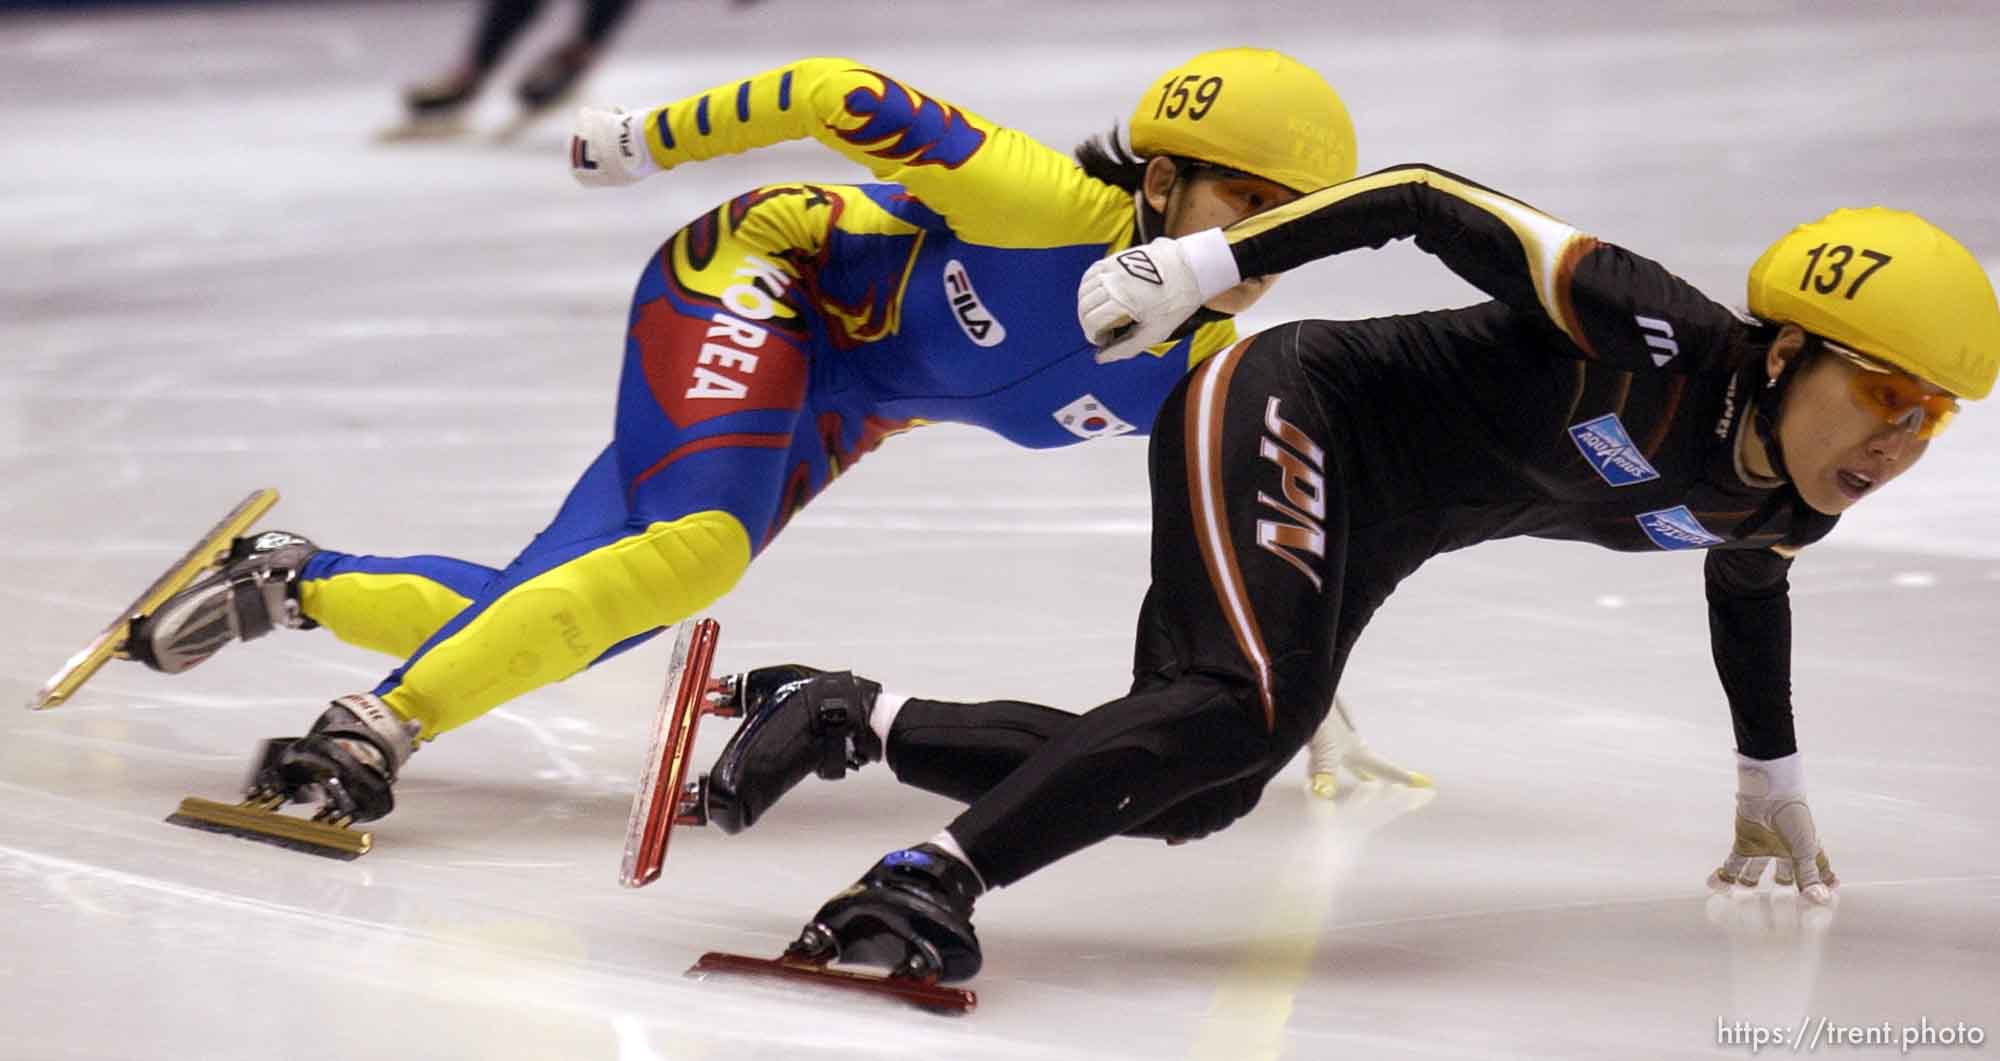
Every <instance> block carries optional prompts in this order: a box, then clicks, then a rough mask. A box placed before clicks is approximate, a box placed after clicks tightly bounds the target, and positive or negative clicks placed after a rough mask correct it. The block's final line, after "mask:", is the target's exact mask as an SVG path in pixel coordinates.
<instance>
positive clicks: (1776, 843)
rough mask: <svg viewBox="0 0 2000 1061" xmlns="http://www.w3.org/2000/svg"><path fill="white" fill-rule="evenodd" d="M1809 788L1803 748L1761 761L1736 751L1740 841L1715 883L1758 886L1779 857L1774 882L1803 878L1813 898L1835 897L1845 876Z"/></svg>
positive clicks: (1722, 888)
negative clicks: (1831, 857) (1830, 855)
mask: <svg viewBox="0 0 2000 1061" xmlns="http://www.w3.org/2000/svg"><path fill="white" fill-rule="evenodd" d="M1805 788H1806V786H1805V768H1804V767H1803V766H1802V765H1801V764H1800V761H1799V755H1798V753H1797V752H1793V753H1792V754H1790V755H1787V756H1785V757H1783V758H1781V759H1770V760H1761V761H1760V760H1757V759H1746V758H1744V757H1743V756H1741V755H1738V756H1737V757H1736V842H1735V843H1734V844H1732V845H1731V846H1730V848H1729V857H1728V858H1726V859H1724V860H1723V863H1722V867H1721V868H1720V869H1717V870H1716V871H1715V872H1714V873H1711V874H1709V877H1708V886H1709V888H1710V889H1712V890H1714V891H1718V892H1727V891H1729V890H1730V889H1731V888H1732V887H1738V888H1755V887H1756V886H1757V884H1758V882H1759V881H1761V880H1762V879H1763V877H1764V867H1765V866H1766V865H1768V864H1769V863H1771V862H1772V861H1776V862H1777V864H1778V868H1777V871H1776V872H1775V873H1773V874H1772V877H1771V881H1772V883H1773V884H1774V885H1776V886H1777V887H1780V888H1783V887H1789V886H1791V885H1793V884H1797V885H1798V889H1799V894H1800V895H1801V896H1803V897H1804V898H1805V900H1806V901H1807V902H1810V903H1817V904H1820V905H1825V904H1828V903H1831V902H1833V889H1834V888H1836V887H1838V886H1839V884H1840V882H1839V880H1838V879H1836V878H1835V877H1834V875H1833V866H1832V865H1831V864H1830V863H1828V862H1827V860H1826V852H1825V851H1824V850H1822V849H1821V848H1820V846H1819V832H1818V830H1816V829H1815V828H1813V819H1812V811H1811V810H1810V809H1809V808H1807V806H1806V793H1805Z"/></svg>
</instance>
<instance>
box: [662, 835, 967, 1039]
mask: <svg viewBox="0 0 2000 1061" xmlns="http://www.w3.org/2000/svg"><path fill="white" fill-rule="evenodd" d="M984 890H985V888H984V886H983V885H982V884H981V883H980V881H979V875H978V874H977V873H975V872H973V869H972V867H971V866H968V865H966V864H965V863H964V862H962V861H960V860H959V859H958V858H956V857H954V856H953V855H951V854H950V853H948V852H946V851H945V850H944V849H942V848H939V847H937V846H935V845H932V844H919V845H917V846H916V847H912V848H908V849H905V850H902V851H891V852H890V853H889V854H888V855H885V856H884V857H883V858H882V861H880V862H877V863H876V864H875V865H874V867H873V868H871V869H870V870H869V871H868V872H867V873H866V874H864V875H862V878H861V879H860V880H859V881H856V882H855V883H854V884H853V885H852V886H850V887H849V888H847V889H846V890H845V891H843V892H841V893H840V894H839V895H836V896H834V897H833V898H832V899H830V900H828V901H827V903H826V905H824V906H822V907H820V908H819V912H818V913H816V914H814V915H813V919H812V922H811V923H810V924H808V925H806V927H805V928H804V929H803V930H802V931H801V932H800V933H799V938H798V939H797V940H795V941H793V943H792V945H791V946H790V947H789V948H788V949H787V950H786V951H785V953H784V955H783V956H781V957H779V958H776V959H759V958H749V957H745V956H743V955H736V954H722V953H716V952H711V953H708V954H704V955H702V957H701V960H700V961H698V962H696V963H695V965H694V967H693V968H691V969H689V970H688V975H690V976H704V975H707V974H713V973H729V974H738V975H746V976H753V977H775V978H779V979H784V980H791V981H802V982H808V983H813V984H818V985H821V986H826V987H836V988H842V989H850V990H857V991H862V992H866V993H869V994H874V995H880V996H884V997H890V998H896V999H900V1000H902V1001H906V1002H910V1003H913V1004H915V1005H919V1006H923V1007H925V1008H929V1009H936V1010H941V1011H945V1012H953V1013H964V1012H966V1011H968V1010H970V1009H972V1008H973V1006H974V1005H976V1004H977V1001H978V1000H977V998H976V996H974V995H973V993H972V992H970V991H965V990H960V989H954V988H947V987H943V986H941V985H942V984H944V983H949V982H954V981H960V980H968V979H971V978H972V977H973V976H974V975H976V974H977V973H978V972H979V967H980V962H981V959H980V953H979V937H978V936H977V935H976V934H975V933H974V932H973V929H972V904H973V900H975V899H977V898H978V897H979V894H980V893H981V892H982V891H984ZM833 962H844V963H850V964H857V965H872V966H876V967H879V968H883V969H887V970H888V974H887V975H886V976H873V975H868V974H863V973H855V972H850V971H847V970H843V969H832V968H827V966H829V965H830V964H831V963H833Z"/></svg>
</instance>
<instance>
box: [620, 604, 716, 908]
mask: <svg viewBox="0 0 2000 1061" xmlns="http://www.w3.org/2000/svg"><path fill="white" fill-rule="evenodd" d="M721 633H722V627H721V626H719V625H717V623H716V621H715V620H713V619H700V620H694V621H690V622H686V623H682V624H681V629H680V633H679V635H678V636H677V637H676V638H675V639H674V651H673V655H672V656H671V657H670V659H669V662H668V664H667V685H666V689H665V690H664V691H663V692H662V693H661V694H660V710H659V713H658V714H657V715H655V716H654V718H653V741H652V745H651V747H650V749H649V750H648V751H647V753H646V772H645V774H644V775H643V777H642V778H641V780H640V782H639V788H638V791H636V792H634V793H633V794H632V812H631V814H630V816H629V817H628V818H627V819H626V822H625V860H624V863H623V864H622V865H621V866H620V867H619V870H618V882H619V883H620V884H623V885H624V886H626V887H627V888H643V887H645V886H646V885H648V884H651V883H653V882H654V881H656V880H658V879H660V866H661V864H662V863H663V862H665V861H666V857H667V834H668V833H670V832H672V831H673V827H674V826H675V825H682V824H684V825H700V824H703V822H704V821H705V820H706V819H705V818H704V817H703V815H702V812H701V808H700V806H699V805H698V803H697V805H696V806H694V807H692V808H685V809H684V804H686V803H687V802H688V799H687V797H688V796H689V795H690V793H689V790H688V788H689V786H688V784H687V772H688V763H689V761H690V759H691V758H692V756H693V752H694V735H695V730H696V728H697V727H699V726H700V725H701V716H702V715H704V714H706V713H708V712H709V710H710V703H711V698H710V686H711V684H712V683H710V682H709V680H708V670H709V667H710V666H711V665H712V664H714V662H715V641H716V638H717V637H718V636H720V635H721ZM697 791H698V789H697Z"/></svg>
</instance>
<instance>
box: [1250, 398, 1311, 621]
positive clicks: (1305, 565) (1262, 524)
mask: <svg viewBox="0 0 2000 1061" xmlns="http://www.w3.org/2000/svg"><path fill="white" fill-rule="evenodd" d="M1264 430H1265V431H1267V432H1269V433H1268V434H1266V435H1265V436H1264V437H1263V438H1262V439H1261V440H1259V442H1258V446H1257V455H1258V456H1260V457H1262V458H1264V459H1265V460H1267V461H1270V462H1271V463H1272V464H1275V465H1277V466H1278V484H1279V489H1278V492H1279V493H1281V494H1283V495H1284V500H1283V501H1280V500H1278V499H1277V498H1275V497H1272V496H1271V495H1270V494H1267V493H1265V492H1264V491H1262V490H1259V491H1257V503H1258V504H1260V505H1264V506H1266V507H1268V508H1270V509H1271V510H1273V511H1274V512H1275V513H1276V514H1277V515H1279V516H1281V517H1283V518H1282V519H1259V520H1258V521H1257V546H1258V548H1260V549H1263V550H1265V551H1266V552H1269V553H1270V554H1271V555H1272V556H1275V557H1277V558H1278V559H1280V560H1283V561H1284V562H1286V563H1288V564H1290V565H1292V566H1293V567H1296V568H1298V569H1299V573H1300V574H1302V575H1304V576H1306V577H1307V578H1308V579H1311V580H1312V584H1313V588H1314V589H1320V588H1322V587H1321V585H1320V577H1319V572H1317V571H1315V570H1313V566H1314V565H1313V564H1311V563H1309V562H1308V561H1307V560H1306V559H1305V558H1306V557H1307V556H1311V557H1314V558H1315V559H1324V558H1325V557H1326V530H1325V528H1324V526H1323V525H1322V521H1323V520H1325V519H1326V475H1325V471H1324V469H1325V467H1326V451H1325V450H1323V449H1321V448H1320V447H1319V445H1318V444H1317V443H1315V442H1314V441H1313V440H1312V439H1310V438H1307V437H1306V433H1305V432H1303V431H1301V430H1299V429H1298V427H1297V426H1295V425H1294V424H1292V423H1291V422H1290V421H1288V420H1286V419H1285V418H1284V417H1282V416H1279V415H1278V399H1276V398H1272V399H1270V400H1269V401H1268V402H1266V403H1265V405H1264Z"/></svg>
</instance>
